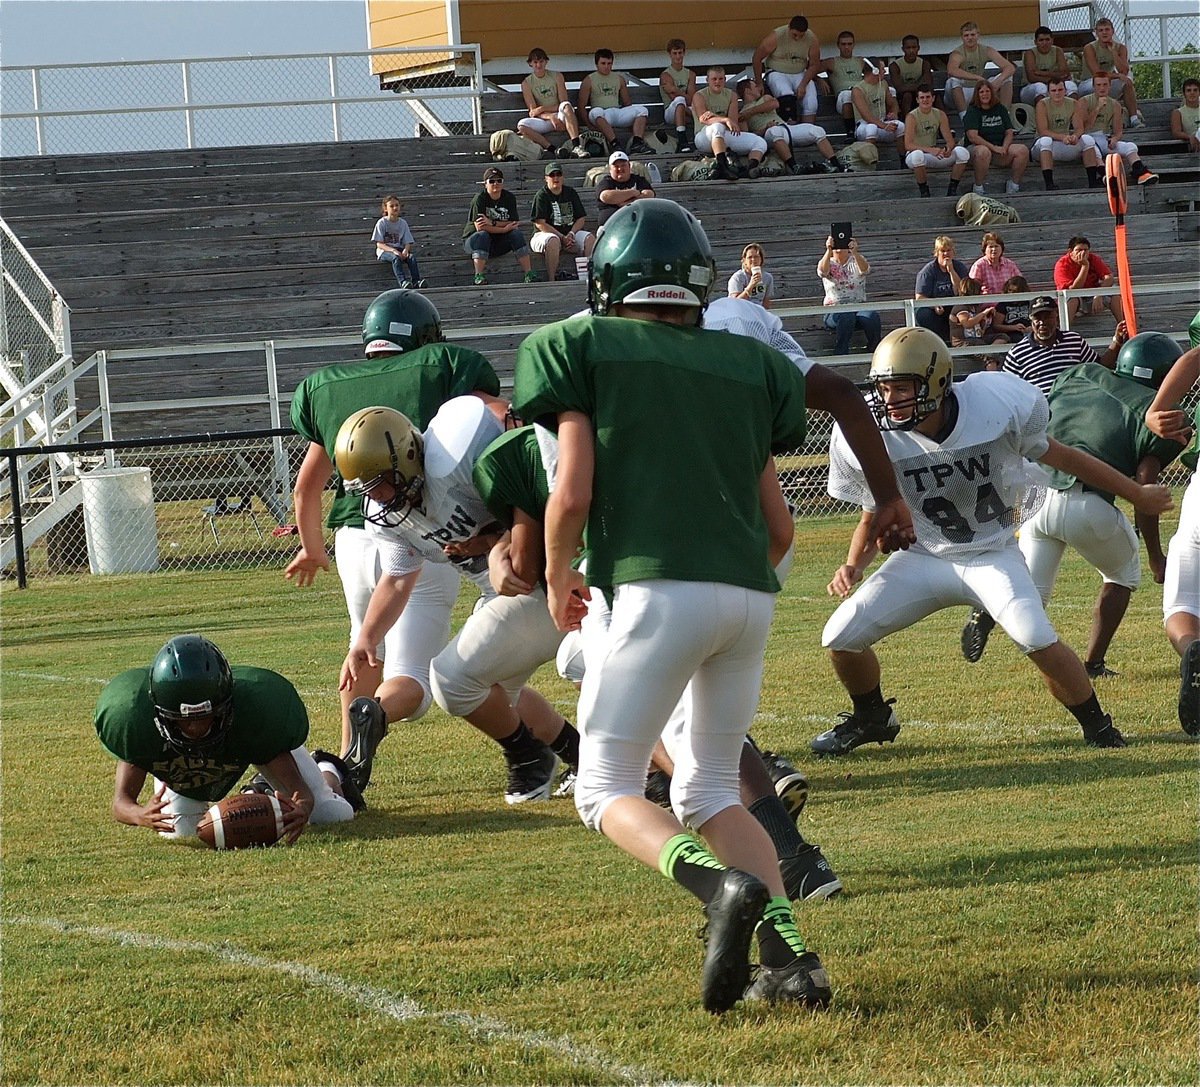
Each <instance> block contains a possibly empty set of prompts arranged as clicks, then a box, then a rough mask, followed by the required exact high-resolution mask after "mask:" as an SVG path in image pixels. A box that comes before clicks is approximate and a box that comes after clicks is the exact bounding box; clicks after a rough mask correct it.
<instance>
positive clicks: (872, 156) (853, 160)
mask: <svg viewBox="0 0 1200 1087" xmlns="http://www.w3.org/2000/svg"><path fill="white" fill-rule="evenodd" d="M837 158H838V162H840V163H841V164H842V165H843V166H845V167H846V169H847V170H854V171H859V170H874V169H875V168H876V167H877V166H878V165H879V148H878V147H876V146H875V145H874V144H873V143H868V142H867V141H866V140H857V141H855V142H854V143H852V144H850V145H849V146H847V147H843V148H842V149H841V150H840V151H839V152H838V153H837Z"/></svg>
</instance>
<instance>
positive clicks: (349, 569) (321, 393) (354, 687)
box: [284, 290, 503, 789]
mask: <svg viewBox="0 0 1200 1087" xmlns="http://www.w3.org/2000/svg"><path fill="white" fill-rule="evenodd" d="M362 342H363V352H364V354H365V356H366V357H365V359H363V360H360V361H358V362H350V363H338V364H336V365H333V366H326V367H323V368H322V369H320V370H317V371H316V372H315V373H312V374H310V375H309V376H308V377H306V378H305V379H304V380H303V381H302V382H301V383H300V385H299V387H298V388H297V389H296V393H295V395H294V396H293V397H292V410H291V419H292V426H293V428H294V429H295V430H296V432H297V433H298V434H300V435H302V436H303V437H305V438H307V439H308V441H309V446H308V451H307V453H306V454H305V457H304V463H303V464H302V465H301V466H300V471H299V472H298V473H297V475H296V489H295V495H294V497H295V502H296V524H297V528H298V529H299V533H300V550H299V552H297V554H296V557H295V558H294V559H292V561H291V562H290V563H288V567H287V571H286V573H285V575H284V576H285V577H287V578H288V580H294V581H295V583H296V584H297V585H301V586H303V585H311V584H312V583H313V581H314V580H315V578H316V576H317V573H318V572H319V571H321V570H328V569H329V555H328V553H327V552H326V550H325V538H324V535H323V533H322V531H321V496H322V493H323V492H324V490H325V487H326V485H327V484H328V483H329V480H330V478H331V477H332V476H333V446H334V441H335V439H336V438H337V432H338V428H339V427H341V425H342V423H344V422H345V421H346V419H347V417H348V416H350V415H352V414H353V413H354V412H356V411H359V410H360V409H362V408H366V407H370V406H371V405H372V404H386V405H388V406H389V407H393V408H395V409H396V410H397V411H400V412H403V413H404V415H405V416H406V417H407V418H409V419H411V420H412V422H413V424H414V425H415V426H416V427H418V428H419V429H424V428H425V427H427V426H428V425H429V423H430V421H431V420H432V419H433V417H434V415H435V413H436V412H437V410H438V408H440V407H441V406H442V405H443V404H444V403H445V402H446V401H447V400H450V399H451V398H452V397H455V396H465V395H467V394H473V395H475V396H478V397H480V398H481V399H482V400H484V402H486V403H488V404H491V405H493V406H496V405H503V401H500V400H498V399H497V395H498V394H499V392H500V379H499V378H498V377H496V372H495V371H494V370H493V369H492V365H491V363H489V362H488V360H487V359H486V358H484V357H483V356H482V355H481V354H479V352H478V351H472V350H471V349H470V348H467V347H460V346H459V345H457V344H450V343H446V341H445V337H444V336H443V335H442V319H441V315H440V314H439V313H438V311H437V308H436V307H435V306H434V305H433V303H432V302H430V301H429V300H428V299H427V298H426V297H425V296H424V295H422V294H420V293H418V292H417V291H400V290H393V291H384V293H383V294H381V295H379V296H378V297H377V298H376V299H375V300H374V301H373V302H372V303H371V304H370V306H368V307H367V311H366V313H365V314H364V315H363V324H362ZM497 410H502V408H498V409H497ZM361 507H362V502H361V500H360V498H359V497H358V496H357V495H348V494H347V493H346V490H345V487H344V486H343V485H342V481H341V480H338V483H337V490H336V492H335V494H334V500H333V505H332V507H331V508H330V510H329V516H328V518H327V519H326V522H325V523H326V525H327V526H328V527H329V528H331V529H333V531H334V537H333V539H334V551H335V554H336V557H337V571H338V577H339V578H340V579H341V582H342V590H343V592H344V593H345V596H346V608H347V610H348V611H349V613H350V640H351V641H353V640H354V638H355V637H356V636H357V634H358V632H359V630H360V629H361V627H362V621H363V616H364V614H365V612H366V608H367V602H368V601H369V600H370V598H371V592H372V590H373V589H374V588H375V582H376V580H377V579H378V577H379V554H378V542H377V541H376V540H374V539H372V538H371V537H370V536H368V534H367V532H366V530H365V528H364V527H363V519H362V508H361ZM457 590H458V579H457V577H455V575H454V572H453V571H452V570H448V569H446V568H445V567H443V566H437V567H429V568H428V569H427V570H426V571H425V573H424V577H422V578H421V579H420V580H419V582H418V584H417V585H416V586H414V588H413V595H414V598H415V599H417V600H420V599H422V598H424V597H425V596H427V595H428V596H431V597H432V598H434V599H435V600H436V599H437V598H438V597H439V596H440V595H444V594H445V593H447V592H449V593H455V592H457ZM419 635H420V632H419V631H416V632H414V631H412V630H410V629H409V625H408V624H407V623H405V622H403V621H401V622H400V623H399V624H397V625H396V626H394V627H393V628H391V629H390V630H388V631H386V632H385V633H384V635H383V637H382V640H381V641H380V643H379V645H377V646H376V649H375V655H376V659H377V660H378V661H380V662H382V664H381V665H375V666H368V667H364V668H362V669H361V670H360V673H359V678H358V679H357V680H356V681H355V682H354V683H352V684H351V685H350V686H349V687H347V688H345V689H344V690H343V691H342V692H341V700H342V752H343V754H344V755H345V756H346V758H347V760H348V761H349V762H350V763H351V772H352V773H353V774H354V776H355V780H356V783H357V784H358V787H359V788H360V789H365V788H366V787H367V784H368V782H369V777H370V770H369V765H370V758H369V755H368V753H371V754H373V752H374V750H375V748H376V747H377V746H378V744H379V741H380V740H381V739H382V738H383V732H384V731H386V724H385V723H380V721H379V720H378V714H374V713H372V712H371V711H370V707H369V705H368V702H369V699H368V700H367V701H360V699H363V698H364V697H365V696H368V695H371V694H373V693H374V691H375V689H376V687H378V686H379V684H380V682H381V681H382V680H383V679H384V678H389V679H390V678H392V677H395V676H400V675H404V674H405V670H406V668H408V667H409V665H408V663H407V657H406V655H405V653H406V648H405V647H406V645H407V644H408V643H409V641H410V639H411V638H413V637H419ZM418 666H419V665H418ZM352 708H353V712H351V710H352ZM364 767H367V770H366V772H365V773H364V770H363V768H364Z"/></svg>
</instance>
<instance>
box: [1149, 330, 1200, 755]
mask: <svg viewBox="0 0 1200 1087" xmlns="http://www.w3.org/2000/svg"><path fill="white" fill-rule="evenodd" d="M1192 342H1193V343H1195V342H1196V341H1195V338H1193V340H1192ZM1197 379H1200V347H1193V348H1192V349H1191V350H1190V351H1188V352H1186V353H1184V354H1183V355H1181V356H1180V357H1179V359H1178V361H1177V362H1176V363H1175V365H1174V366H1173V367H1171V372H1170V373H1169V374H1167V376H1166V378H1165V379H1164V380H1163V383H1162V385H1161V386H1160V387H1159V390H1158V395H1157V396H1155V398H1154V400H1153V402H1152V403H1151V404H1150V406H1149V407H1148V408H1147V409H1146V426H1148V427H1149V428H1150V429H1151V430H1152V431H1154V433H1155V434H1157V435H1159V437H1162V438H1166V439H1168V440H1169V441H1175V442H1188V443H1189V444H1188V447H1187V449H1185V450H1184V452H1183V455H1182V456H1181V457H1180V458H1179V459H1180V460H1181V461H1182V462H1183V463H1184V464H1185V465H1187V467H1189V468H1190V469H1191V470H1192V478H1191V480H1190V481H1189V482H1188V487H1187V491H1186V492H1185V493H1184V496H1183V506H1182V508H1181V509H1180V511H1179V528H1178V529H1177V530H1176V532H1175V535H1174V536H1173V537H1172V538H1171V543H1170V544H1169V545H1168V547H1167V573H1166V578H1165V580H1164V581H1163V622H1164V624H1165V626H1166V629H1167V637H1168V638H1170V640H1171V644H1172V645H1173V646H1174V647H1175V651H1176V652H1177V653H1178V654H1179V657H1180V662H1179V674H1180V683H1179V723H1180V725H1182V726H1183V730H1184V731H1185V732H1186V733H1187V734H1188V735H1189V736H1200V464H1197V459H1198V453H1200V404H1197V405H1196V410H1195V414H1194V416H1193V418H1192V419H1191V420H1189V419H1188V417H1187V415H1186V413H1185V412H1182V411H1180V410H1179V409H1178V408H1177V407H1176V405H1177V404H1178V403H1179V402H1180V401H1181V400H1182V399H1183V397H1184V396H1185V395H1186V394H1187V393H1188V391H1189V390H1191V389H1193V388H1194V386H1195V384H1196V381H1197Z"/></svg>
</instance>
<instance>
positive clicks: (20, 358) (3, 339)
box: [0, 219, 71, 384]
mask: <svg viewBox="0 0 1200 1087" xmlns="http://www.w3.org/2000/svg"><path fill="white" fill-rule="evenodd" d="M0 301H2V303H3V305H2V313H3V316H2V318H0V320H2V321H3V323H2V324H0V356H2V357H3V361H4V363H5V364H6V365H7V366H8V369H9V371H10V372H11V373H12V374H13V376H14V377H16V378H19V379H20V380H21V381H22V383H23V384H29V383H30V382H32V381H34V380H35V379H36V378H37V377H39V376H40V375H41V374H43V373H45V371H46V370H48V369H49V368H50V367H51V366H53V365H54V363H56V362H57V361H58V360H59V359H60V358H62V356H63V355H66V354H70V351H71V346H70V318H69V311H68V309H67V306H66V304H65V303H64V302H63V300H62V299H61V298H60V297H59V295H58V292H57V291H55V290H54V287H53V286H52V285H51V283H50V281H49V280H48V279H47V278H46V277H45V275H44V274H43V273H42V271H41V269H40V268H39V267H38V266H37V264H35V263H34V261H33V258H32V257H31V256H30V255H29V254H28V253H27V252H26V250H25V247H24V246H23V245H22V244H21V243H20V242H19V241H18V240H17V237H16V235H15V234H13V232H12V230H11V229H10V228H9V226H8V224H7V223H6V222H4V220H2V219H0Z"/></svg>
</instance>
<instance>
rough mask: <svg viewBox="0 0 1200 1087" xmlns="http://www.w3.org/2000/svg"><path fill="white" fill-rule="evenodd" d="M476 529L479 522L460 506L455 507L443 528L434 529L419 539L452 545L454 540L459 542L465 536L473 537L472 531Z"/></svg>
mask: <svg viewBox="0 0 1200 1087" xmlns="http://www.w3.org/2000/svg"><path fill="white" fill-rule="evenodd" d="M478 527H479V522H478V521H476V520H475V518H473V517H472V516H471V515H470V514H469V513H467V511H466V510H465V509H463V508H462V506H455V507H454V512H453V513H452V514H451V515H450V517H449V519H448V520H447V521H446V524H445V527H443V528H435V529H434V530H433V531H432V532H427V533H426V534H425V535H424V536H422V537H421V538H422V539H423V540H437V541H438V542H439V543H453V541H455V540H461V539H464V538H465V537H467V536H472V535H474V530H475V529H477V528H478Z"/></svg>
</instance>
